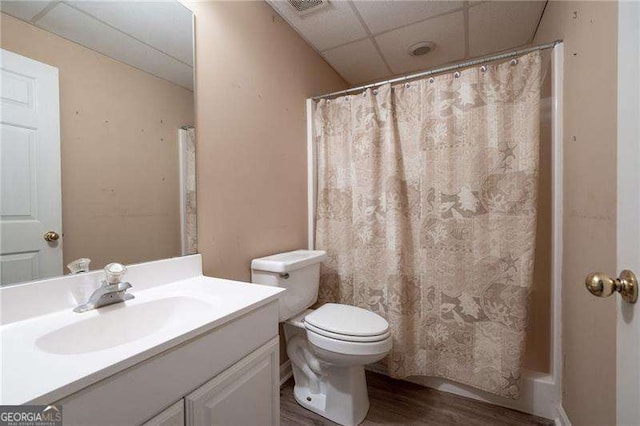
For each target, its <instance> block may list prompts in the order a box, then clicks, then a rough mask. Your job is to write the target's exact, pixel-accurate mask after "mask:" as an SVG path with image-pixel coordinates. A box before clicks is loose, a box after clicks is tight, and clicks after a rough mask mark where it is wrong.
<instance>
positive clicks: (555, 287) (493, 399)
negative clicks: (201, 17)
mask: <svg viewBox="0 0 640 426" xmlns="http://www.w3.org/2000/svg"><path fill="white" fill-rule="evenodd" d="M563 61H564V45H563V43H559V44H557V45H556V46H555V47H554V48H553V51H552V55H551V69H552V73H553V74H552V94H551V95H552V99H553V104H552V154H551V155H552V159H551V161H552V172H551V174H552V176H551V182H552V191H553V194H552V242H553V247H552V251H553V254H552V289H551V305H552V309H551V315H552V321H551V332H550V336H551V339H552V341H551V344H550V350H551V353H550V360H551V371H550V372H549V374H543V373H538V372H525V374H523V383H522V389H521V397H520V399H519V400H510V399H506V398H501V397H499V396H496V395H493V394H490V393H487V392H483V391H480V390H477V389H473V388H470V387H467V386H464V385H460V384H457V383H455V382H451V381H447V380H442V379H432V378H427V379H425V380H421V381H420V383H421V384H423V385H426V386H429V387H433V388H435V389H439V390H442V391H445V392H450V393H454V394H457V395H462V396H465V397H468V398H473V399H477V400H481V401H486V402H489V403H491V404H495V405H501V406H504V407H509V408H514V409H517V410H520V411H524V412H527V413H530V414H535V415H538V416H541V417H546V418H549V419H557V420H558V421H559V422H562V421H563V419H565V418H566V415H565V414H564V410H563V409H562V403H561V395H562V393H561V381H562V334H561V332H562V303H561V295H562V250H563V248H562V212H563V209H562V205H563V204H562V203H563V194H562V179H563V167H562V164H563V152H562V138H563V133H562V109H563V106H562V96H563V91H562V90H563V76H564V70H563ZM315 105H316V103H315V101H313V99H307V101H306V106H307V170H308V176H307V197H308V218H307V219H308V248H309V249H310V250H313V249H314V247H315V217H314V216H315V209H316V199H317V170H316V144H315V137H314V120H313V117H314V113H315Z"/></svg>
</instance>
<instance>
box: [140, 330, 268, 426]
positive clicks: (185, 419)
mask: <svg viewBox="0 0 640 426" xmlns="http://www.w3.org/2000/svg"><path fill="white" fill-rule="evenodd" d="M278 360H279V354H278V342H277V341H275V340H274V341H271V342H269V343H267V344H266V345H264V346H262V347H261V348H260V349H258V350H256V351H255V352H253V353H252V354H250V355H249V356H247V357H246V358H244V359H243V360H241V361H240V362H238V363H236V364H234V365H233V366H232V367H230V368H229V369H227V370H225V371H224V372H223V373H221V374H219V375H218V376H216V377H214V378H213V379H211V380H210V381H208V382H207V383H205V384H204V385H202V386H201V387H199V388H198V389H196V390H195V391H193V392H191V393H190V394H189V395H187V396H186V397H185V398H183V399H180V401H178V402H176V403H175V404H173V405H172V406H170V407H169V408H167V409H166V410H164V411H163V412H161V413H160V414H158V415H157V416H155V417H154V418H152V419H151V420H149V421H148V422H146V423H144V425H143V426H184V425H185V424H186V425H189V426H205V425H206V426H209V425H224V426H227V425H243V426H244V425H256V426H257V425H274V426H275V425H277V424H279V421H280V420H279V416H280V410H279V408H278V407H279V406H280V386H279V382H280V379H279V377H278V375H279V374H280V368H279V366H278Z"/></svg>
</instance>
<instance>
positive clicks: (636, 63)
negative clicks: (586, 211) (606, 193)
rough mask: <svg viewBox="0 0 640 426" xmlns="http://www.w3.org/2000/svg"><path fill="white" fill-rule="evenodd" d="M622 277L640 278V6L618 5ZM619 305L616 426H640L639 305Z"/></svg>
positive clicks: (619, 230) (628, 3) (636, 4)
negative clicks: (624, 274)
mask: <svg viewBox="0 0 640 426" xmlns="http://www.w3.org/2000/svg"><path fill="white" fill-rule="evenodd" d="M617 167H618V194H617V196H618V205H617V208H618V213H617V228H618V231H617V250H618V253H617V259H618V271H617V272H620V271H622V270H624V269H629V270H631V271H633V272H635V274H636V275H638V274H640V3H637V2H627V1H624V2H619V3H618V164H617ZM617 299H618V302H617V303H618V326H617V370H618V372H617V389H616V391H617V394H616V400H617V410H616V411H617V413H616V417H617V423H618V424H619V425H640V368H638V366H640V302H637V303H636V304H629V303H626V302H624V301H623V300H622V298H621V297H617Z"/></svg>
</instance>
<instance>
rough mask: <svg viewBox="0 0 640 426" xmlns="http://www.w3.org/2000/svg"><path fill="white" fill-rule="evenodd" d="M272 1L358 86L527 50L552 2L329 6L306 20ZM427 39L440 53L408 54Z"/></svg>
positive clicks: (394, 0)
mask: <svg viewBox="0 0 640 426" xmlns="http://www.w3.org/2000/svg"><path fill="white" fill-rule="evenodd" d="M267 1H268V3H269V4H270V5H271V6H272V7H273V8H274V9H275V11H276V12H277V13H278V14H279V15H280V16H282V18H284V19H285V20H286V21H287V22H288V23H289V24H290V25H291V26H292V27H293V28H294V29H295V30H296V31H297V32H298V33H299V34H300V35H301V36H302V37H303V38H304V39H305V40H306V41H307V42H308V43H309V44H310V45H312V46H313V47H314V48H315V49H316V50H317V51H318V52H319V53H320V54H321V55H322V56H323V57H324V58H325V59H326V60H327V62H328V63H329V64H330V65H331V66H332V67H333V68H334V69H335V70H336V71H337V72H338V73H339V74H340V75H341V76H342V77H343V78H344V79H345V80H346V81H347V82H349V83H350V84H354V85H355V84H359V83H364V82H370V81H374V80H380V79H385V78H389V77H392V76H397V75H401V74H406V73H410V72H415V71H421V70H425V69H429V68H433V67H436V66H439V65H443V64H447V63H451V62H456V61H462V60H464V59H468V58H472V57H478V56H483V55H487V54H491V53H495V52H499V51H503V50H507V49H512V48H516V47H520V46H523V45H526V44H528V43H530V42H531V41H532V40H533V36H534V35H535V31H536V29H537V27H538V23H539V21H540V18H541V16H542V13H543V11H544V7H545V4H546V2H545V1H439V0H422V1H405V0H383V1H380V0H369V1H367V0H332V1H331V0H329V5H328V6H326V7H323V8H319V9H318V11H317V12H313V11H311V12H306V13H304V14H300V13H298V12H297V11H296V10H295V9H294V8H293V7H292V6H291V4H290V3H289V2H288V1H287V0H267ZM325 1H328V0H325ZM421 41H432V42H434V43H435V44H436V48H435V50H434V51H432V52H431V53H429V54H427V55H424V56H411V55H409V53H408V49H409V46H411V45H412V44H415V43H418V42H421Z"/></svg>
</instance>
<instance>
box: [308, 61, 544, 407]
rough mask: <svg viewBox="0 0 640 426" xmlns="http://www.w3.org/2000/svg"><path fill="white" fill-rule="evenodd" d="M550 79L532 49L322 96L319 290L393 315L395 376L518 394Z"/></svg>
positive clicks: (391, 366)
mask: <svg viewBox="0 0 640 426" xmlns="http://www.w3.org/2000/svg"><path fill="white" fill-rule="evenodd" d="M541 77H542V76H541V55H540V53H539V52H535V53H530V54H528V55H526V56H522V57H520V58H518V59H517V60H512V61H509V62H504V63H500V64H492V65H485V66H482V67H475V68H470V69H465V70H462V71H459V72H456V73H452V74H446V75H440V76H437V77H434V78H429V79H424V80H420V81H414V82H411V83H407V84H402V85H397V86H394V87H391V86H389V85H385V86H382V87H380V88H378V89H376V90H367V91H365V92H364V93H362V94H358V95H352V96H344V97H340V98H337V99H331V100H320V101H319V102H318V103H317V108H316V113H315V128H316V144H317V152H318V154H317V157H318V159H317V167H318V193H317V197H318V198H317V211H316V247H317V248H318V249H321V250H326V251H327V254H328V260H327V261H326V262H325V265H323V269H322V272H321V283H320V291H319V302H320V303H324V302H339V303H347V304H352V305H356V306H360V307H363V308H366V309H369V310H372V311H374V312H376V313H378V314H380V315H381V316H383V317H384V318H386V319H387V320H388V322H389V324H390V326H391V330H392V336H393V349H392V351H391V353H390V354H389V356H388V357H387V359H386V360H385V361H384V363H385V364H386V368H387V369H388V372H389V374H390V375H391V376H393V377H398V378H403V377H407V376H437V377H442V378H446V379H450V380H454V381H457V382H460V383H464V384H467V385H471V386H474V387H476V388H479V389H482V390H485V391H488V392H492V393H495V394H497V395H501V396H505V397H509V398H517V397H518V396H519V383H520V368H521V361H522V357H523V353H524V343H525V331H526V326H527V302H528V294H529V289H530V286H531V281H532V274H533V263H534V248H535V228H536V197H537V185H538V182H537V177H538V144H539V140H538V138H539V106H540V105H539V104H540V85H541Z"/></svg>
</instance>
